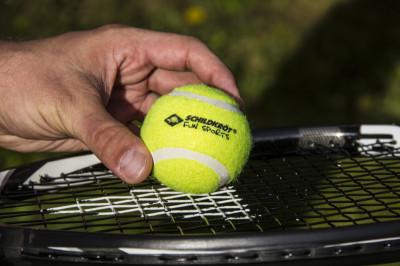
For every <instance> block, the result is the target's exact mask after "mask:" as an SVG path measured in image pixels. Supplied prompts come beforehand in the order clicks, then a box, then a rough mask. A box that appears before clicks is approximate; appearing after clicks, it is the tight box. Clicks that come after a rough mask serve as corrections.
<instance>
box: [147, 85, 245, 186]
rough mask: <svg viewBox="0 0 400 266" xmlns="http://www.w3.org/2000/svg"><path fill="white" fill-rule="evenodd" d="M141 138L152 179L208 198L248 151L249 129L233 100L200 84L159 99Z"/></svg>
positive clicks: (231, 177)
mask: <svg viewBox="0 0 400 266" xmlns="http://www.w3.org/2000/svg"><path fill="white" fill-rule="evenodd" d="M140 134H141V138H142V140H143V142H144V143H145V144H146V146H147V148H148V149H149V150H150V152H151V154H152V156H153V162H154V166H153V170H152V174H153V176H155V177H156V178H157V179H158V180H159V181H160V182H161V183H163V184H165V185H167V186H169V187H170V188H172V189H174V190H177V191H181V192H185V193H191V194H202V193H210V192H213V191H215V190H217V189H218V188H219V187H221V186H223V185H225V184H227V183H230V182H232V181H233V180H235V178H236V177H237V176H238V175H239V173H240V172H241V170H242V168H243V166H244V165H245V163H246V161H247V159H248V156H249V153H250V149H251V147H252V138H251V133H250V128H249V124H248V122H247V119H246V117H245V116H244V115H243V114H242V112H241V111H240V109H239V107H238V104H237V103H236V102H235V100H233V99H232V98H231V97H229V96H228V95H227V94H225V93H224V92H222V91H220V90H218V89H215V88H211V87H208V86H205V85H187V86H183V87H179V88H176V89H174V90H173V91H172V92H171V93H169V94H166V95H164V96H161V97H160V98H159V99H158V100H157V101H156V102H155V103H154V104H153V106H152V107H151V109H150V111H149V112H148V114H147V115H146V117H145V119H144V122H143V125H142V128H141V133H140Z"/></svg>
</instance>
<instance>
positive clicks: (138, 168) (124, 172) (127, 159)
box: [118, 150, 147, 183]
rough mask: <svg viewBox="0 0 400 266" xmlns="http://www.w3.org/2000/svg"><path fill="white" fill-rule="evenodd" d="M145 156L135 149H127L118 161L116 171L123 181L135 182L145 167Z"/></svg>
mask: <svg viewBox="0 0 400 266" xmlns="http://www.w3.org/2000/svg"><path fill="white" fill-rule="evenodd" d="M146 164H147V157H146V156H145V155H144V154H143V153H141V152H140V151H137V150H129V151H127V152H126V153H125V154H124V156H122V158H121V160H120V161H119V168H118V172H119V174H120V175H121V177H122V178H124V180H125V181H127V182H129V183H136V182H137V179H138V178H139V177H140V176H141V175H142V173H143V170H144V169H145V168H146Z"/></svg>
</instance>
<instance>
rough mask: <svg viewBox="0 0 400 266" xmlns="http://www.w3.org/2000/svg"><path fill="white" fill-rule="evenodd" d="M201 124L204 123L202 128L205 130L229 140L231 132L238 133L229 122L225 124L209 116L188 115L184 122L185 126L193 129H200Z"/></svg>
mask: <svg viewBox="0 0 400 266" xmlns="http://www.w3.org/2000/svg"><path fill="white" fill-rule="evenodd" d="M199 124H203V125H202V126H201V129H202V130H203V131H204V132H209V133H212V134H214V135H217V136H220V137H223V138H225V139H227V140H229V134H230V133H233V134H236V132H237V131H236V129H234V128H232V127H230V126H229V125H228V124H223V123H220V122H217V121H214V120H211V119H208V118H204V117H199V116H195V115H188V116H187V117H186V118H185V121H184V123H183V127H186V128H192V129H198V128H199Z"/></svg>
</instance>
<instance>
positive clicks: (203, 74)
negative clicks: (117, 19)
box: [141, 32, 242, 104]
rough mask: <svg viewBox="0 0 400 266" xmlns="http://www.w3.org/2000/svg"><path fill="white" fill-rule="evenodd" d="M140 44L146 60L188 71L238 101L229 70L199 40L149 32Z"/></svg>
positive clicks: (235, 86) (158, 65) (163, 67)
mask: <svg viewBox="0 0 400 266" xmlns="http://www.w3.org/2000/svg"><path fill="white" fill-rule="evenodd" d="M142 45H143V46H142V47H141V49H144V50H145V53H146V56H147V59H148V61H149V62H150V63H151V64H152V65H153V66H154V67H157V68H162V69H166V70H173V71H188V70H189V71H192V72H193V73H194V74H195V75H196V76H197V77H198V78H199V79H200V80H201V81H202V82H204V83H205V84H206V85H209V86H212V87H216V88H219V89H221V90H223V91H225V92H226V93H227V94H229V95H231V96H232V97H233V98H234V99H236V100H237V101H238V102H239V103H240V104H241V103H242V100H241V97H240V95H239V91H238V88H237V85H236V81H235V78H234V76H233V74H232V72H231V71H230V70H229V69H228V67H227V66H226V65H225V64H224V63H223V62H222V61H221V60H220V59H219V58H218V57H217V56H216V55H215V54H214V53H213V52H212V51H211V50H210V49H209V48H208V47H207V46H206V45H205V44H204V43H203V42H201V41H200V40H198V39H196V38H193V37H189V36H183V35H178V34H172V33H162V32H150V33H149V34H146V37H145V38H144V41H143V42H142ZM159 93H160V94H164V93H165V92H159Z"/></svg>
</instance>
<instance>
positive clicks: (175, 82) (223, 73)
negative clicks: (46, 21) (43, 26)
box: [0, 25, 241, 183]
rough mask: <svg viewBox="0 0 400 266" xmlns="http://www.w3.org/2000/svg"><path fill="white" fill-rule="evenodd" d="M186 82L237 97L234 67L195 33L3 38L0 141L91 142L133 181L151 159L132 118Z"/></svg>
mask: <svg viewBox="0 0 400 266" xmlns="http://www.w3.org/2000/svg"><path fill="white" fill-rule="evenodd" d="M190 83H205V84H207V85H210V86H214V87H217V88H220V89H222V90H224V91H226V92H227V93H228V94H230V95H231V96H233V97H234V98H235V99H237V100H238V101H239V102H241V99H240V96H239V93H238V90H237V87H236V84H235V80H234V78H233V75H232V73H231V72H230V71H229V70H228V69H227V68H226V66H225V65H224V64H223V63H222V62H221V61H220V60H219V59H218V58H217V57H216V56H215V55H214V54H213V53H212V52H211V51H210V50H209V49H208V48H207V47H206V46H205V45H204V44H203V43H201V42H200V41H198V40H197V39H194V38H192V37H187V36H181V35H176V34H169V33H160V32H153V31H148V30H142V29H137V28H132V27H127V26H120V25H111V26H105V27H101V28H99V29H96V30H92V31H84V32H71V33H67V34H64V35H60V36H56V37H52V38H47V39H42V40H35V41H28V42H0V95H1V98H0V146H2V147H5V148H8V149H13V150H17V151H22V152H39V151H78V150H87V149H90V150H91V151H93V153H94V154H95V155H96V156H97V157H98V158H99V159H100V160H101V161H102V162H103V163H104V164H105V165H106V166H107V167H108V168H109V169H110V170H112V171H113V172H114V173H115V174H116V175H118V176H119V177H120V178H121V179H122V180H124V181H126V182H128V183H138V182H141V181H142V180H143V179H145V178H146V177H147V176H148V174H149V172H150V171H151V167H152V159H151V154H150V153H149V151H148V150H147V148H146V146H145V145H144V144H143V143H142V141H141V140H140V138H139V137H138V136H136V135H135V134H138V133H139V130H138V129H137V128H136V127H135V126H134V125H133V124H132V123H131V122H132V121H134V120H142V119H143V118H144V116H145V114H146V113H147V112H148V110H149V109H150V107H151V105H152V104H153V103H154V101H155V100H156V99H157V98H158V97H159V95H163V94H166V93H168V92H169V91H171V90H172V89H173V88H175V87H178V86H181V85H185V84H190ZM133 133H135V134H133Z"/></svg>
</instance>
